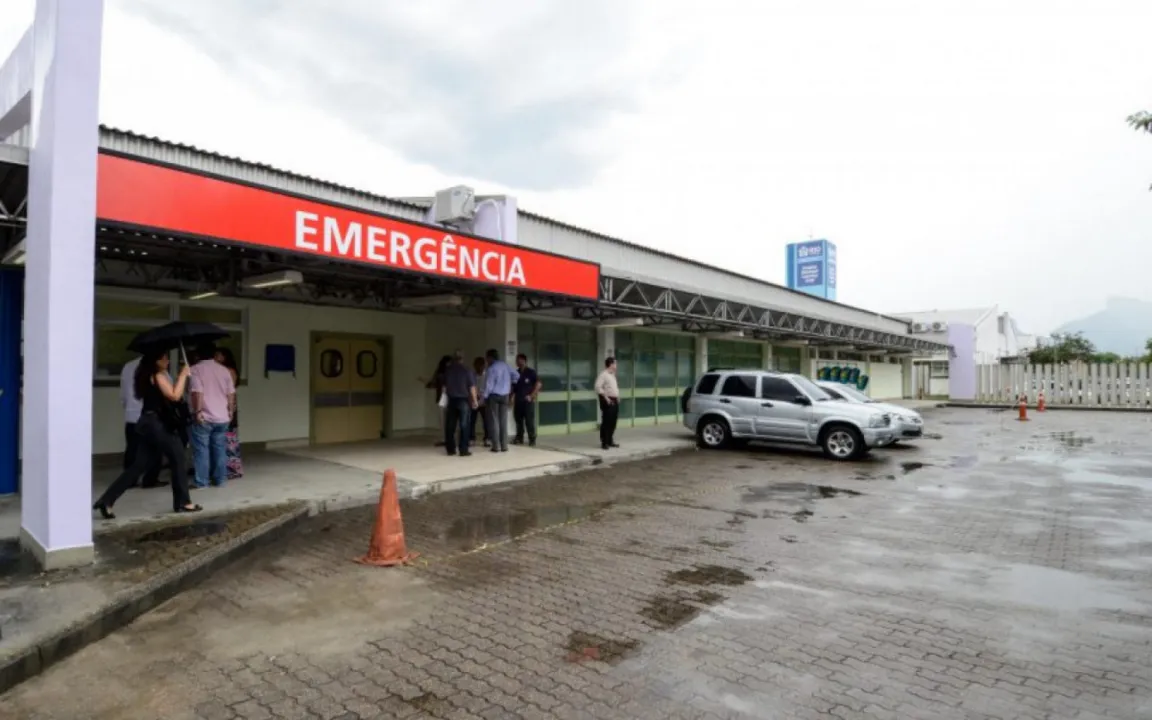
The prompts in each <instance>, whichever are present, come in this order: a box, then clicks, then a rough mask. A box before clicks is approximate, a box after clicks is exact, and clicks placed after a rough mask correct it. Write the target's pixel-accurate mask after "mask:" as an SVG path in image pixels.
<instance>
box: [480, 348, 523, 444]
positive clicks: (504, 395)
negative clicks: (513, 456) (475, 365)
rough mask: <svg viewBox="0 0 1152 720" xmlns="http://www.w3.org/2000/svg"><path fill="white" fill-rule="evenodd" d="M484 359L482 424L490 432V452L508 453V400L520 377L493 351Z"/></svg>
mask: <svg viewBox="0 0 1152 720" xmlns="http://www.w3.org/2000/svg"><path fill="white" fill-rule="evenodd" d="M485 357H487V358H488V369H487V370H486V371H485V373H484V397H485V398H486V400H485V402H486V403H487V413H488V420H487V422H485V423H484V424H485V425H486V426H487V427H489V428H491V430H492V452H508V398H509V397H511V395H512V385H513V383H515V382H516V381H517V380H518V379H519V377H520V375H519V373H517V372H516V371H515V370H513V369H512V367H511V366H510V365H509V364H508V363H506V362H504V361H503V360H501V359H500V354H499V353H497V352H496V350H495V349H491V350H489V351H488V352H487V353H485Z"/></svg>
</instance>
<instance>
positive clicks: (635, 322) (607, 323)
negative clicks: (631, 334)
mask: <svg viewBox="0 0 1152 720" xmlns="http://www.w3.org/2000/svg"><path fill="white" fill-rule="evenodd" d="M643 324H644V318H638V317H636V318H627V317H620V318H608V319H606V320H601V321H600V322H599V323H597V325H599V326H600V327H602V328H616V327H639V326H641V325H643Z"/></svg>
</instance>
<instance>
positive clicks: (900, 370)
mask: <svg viewBox="0 0 1152 720" xmlns="http://www.w3.org/2000/svg"><path fill="white" fill-rule="evenodd" d="M868 376H869V377H871V378H872V379H871V380H870V381H869V382H868V395H869V396H870V397H874V398H876V399H877V400H893V399H896V398H902V397H904V366H903V365H902V364H900V363H890V362H879V361H873V362H872V367H871V372H869V373H868Z"/></svg>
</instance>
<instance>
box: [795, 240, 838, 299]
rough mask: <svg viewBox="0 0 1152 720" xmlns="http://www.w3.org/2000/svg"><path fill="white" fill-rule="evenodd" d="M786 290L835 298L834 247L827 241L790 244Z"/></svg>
mask: <svg viewBox="0 0 1152 720" xmlns="http://www.w3.org/2000/svg"><path fill="white" fill-rule="evenodd" d="M787 263H788V264H787V275H788V287H789V288H791V289H793V290H799V291H800V292H804V293H808V294H809V295H815V296H816V297H822V298H825V299H827V300H835V299H836V246H835V245H833V244H832V243H830V242H828V241H827V240H809V241H807V242H801V243H792V244H791V245H789V246H788V255H787Z"/></svg>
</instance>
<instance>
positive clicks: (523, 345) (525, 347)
mask: <svg viewBox="0 0 1152 720" xmlns="http://www.w3.org/2000/svg"><path fill="white" fill-rule="evenodd" d="M516 352H517V353H524V357H526V358H528V366H529V367H535V366H536V363H537V362H539V360H540V358H538V357H536V343H534V342H532V341H531V340H521V341H520V342H519V344H517V346H516Z"/></svg>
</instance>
